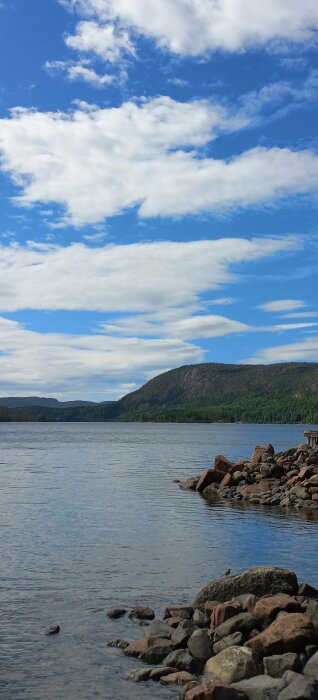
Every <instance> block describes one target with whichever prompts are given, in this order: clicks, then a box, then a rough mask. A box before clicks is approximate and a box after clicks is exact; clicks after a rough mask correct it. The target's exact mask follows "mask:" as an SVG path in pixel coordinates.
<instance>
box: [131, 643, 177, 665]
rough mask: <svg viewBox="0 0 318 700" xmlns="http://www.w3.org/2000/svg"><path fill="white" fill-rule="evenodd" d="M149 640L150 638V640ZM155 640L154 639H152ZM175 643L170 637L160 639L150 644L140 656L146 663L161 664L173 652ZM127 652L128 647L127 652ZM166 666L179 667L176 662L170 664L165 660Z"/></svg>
mask: <svg viewBox="0 0 318 700" xmlns="http://www.w3.org/2000/svg"><path fill="white" fill-rule="evenodd" d="M148 641H149V640H148ZM151 641H153V640H151ZM174 648H175V647H174V645H173V644H171V642H170V641H169V640H168V639H158V640H156V643H154V644H152V645H151V646H149V647H148V648H147V649H145V651H143V652H142V653H141V654H140V656H139V658H140V661H143V662H144V663H145V664H161V663H162V661H163V660H164V659H165V658H166V656H168V655H169V654H171V652H172V651H173V650H174ZM126 652H127V649H126V651H125V653H126ZM164 665H165V666H173V667H174V668H178V667H177V666H176V665H175V664H170V663H167V662H166V661H165V663H164Z"/></svg>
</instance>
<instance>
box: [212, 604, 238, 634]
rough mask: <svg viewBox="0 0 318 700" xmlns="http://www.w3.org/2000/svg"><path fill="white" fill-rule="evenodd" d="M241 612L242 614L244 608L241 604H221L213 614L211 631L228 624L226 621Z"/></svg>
mask: <svg viewBox="0 0 318 700" xmlns="http://www.w3.org/2000/svg"><path fill="white" fill-rule="evenodd" d="M240 612H242V606H241V605H240V603H232V602H230V603H220V605H217V606H216V607H215V608H214V610H213V612H212V616H211V629H214V628H215V627H219V625H222V624H223V622H226V620H229V619H230V618H231V617H234V615H238V614H239V613H240Z"/></svg>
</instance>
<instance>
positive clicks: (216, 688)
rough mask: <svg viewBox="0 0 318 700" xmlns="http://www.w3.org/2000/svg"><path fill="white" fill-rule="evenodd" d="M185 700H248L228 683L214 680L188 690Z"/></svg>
mask: <svg viewBox="0 0 318 700" xmlns="http://www.w3.org/2000/svg"><path fill="white" fill-rule="evenodd" d="M184 700H246V695H244V693H242V692H241V691H240V690H237V689H236V688H233V687H232V686H230V685H228V684H227V683H222V682H221V681H217V680H215V681H214V680H213V681H208V682H207V683H201V684H199V685H197V686H196V687H195V688H192V689H191V690H188V691H187V692H186V694H185V696H184Z"/></svg>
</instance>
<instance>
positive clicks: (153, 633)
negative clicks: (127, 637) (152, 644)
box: [145, 620, 173, 639]
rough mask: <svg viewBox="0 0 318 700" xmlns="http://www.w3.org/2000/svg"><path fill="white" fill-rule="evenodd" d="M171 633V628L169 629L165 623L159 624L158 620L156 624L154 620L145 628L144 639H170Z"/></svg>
mask: <svg viewBox="0 0 318 700" xmlns="http://www.w3.org/2000/svg"><path fill="white" fill-rule="evenodd" d="M172 632H173V629H172V627H169V625H166V623H165V622H161V621H160V620H158V622H157V621H155V620H154V621H153V622H151V623H150V625H148V627H147V628H146V630H145V637H148V638H151V637H162V639H170V638H171V635H172Z"/></svg>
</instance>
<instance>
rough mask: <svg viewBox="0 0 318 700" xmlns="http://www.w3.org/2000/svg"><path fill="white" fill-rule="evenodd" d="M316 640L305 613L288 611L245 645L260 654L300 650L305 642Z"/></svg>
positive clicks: (268, 654)
mask: <svg viewBox="0 0 318 700" xmlns="http://www.w3.org/2000/svg"><path fill="white" fill-rule="evenodd" d="M315 640H316V635H315V631H314V628H313V625H312V624H311V622H310V620H309V619H308V617H306V615H303V614H302V613H290V614H287V615H283V616H281V617H279V618H278V619H277V620H275V621H274V622H272V624H271V625H270V626H269V627H267V628H266V629H265V630H264V632H261V633H260V634H258V635H257V637H254V638H253V639H250V640H249V641H248V642H246V646H247V647H248V648H249V649H252V651H254V652H255V653H256V654H260V655H261V656H272V655H273V654H284V653H287V652H288V651H295V652H301V651H302V650H303V649H304V648H305V646H306V644H313V643H314V642H315Z"/></svg>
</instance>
